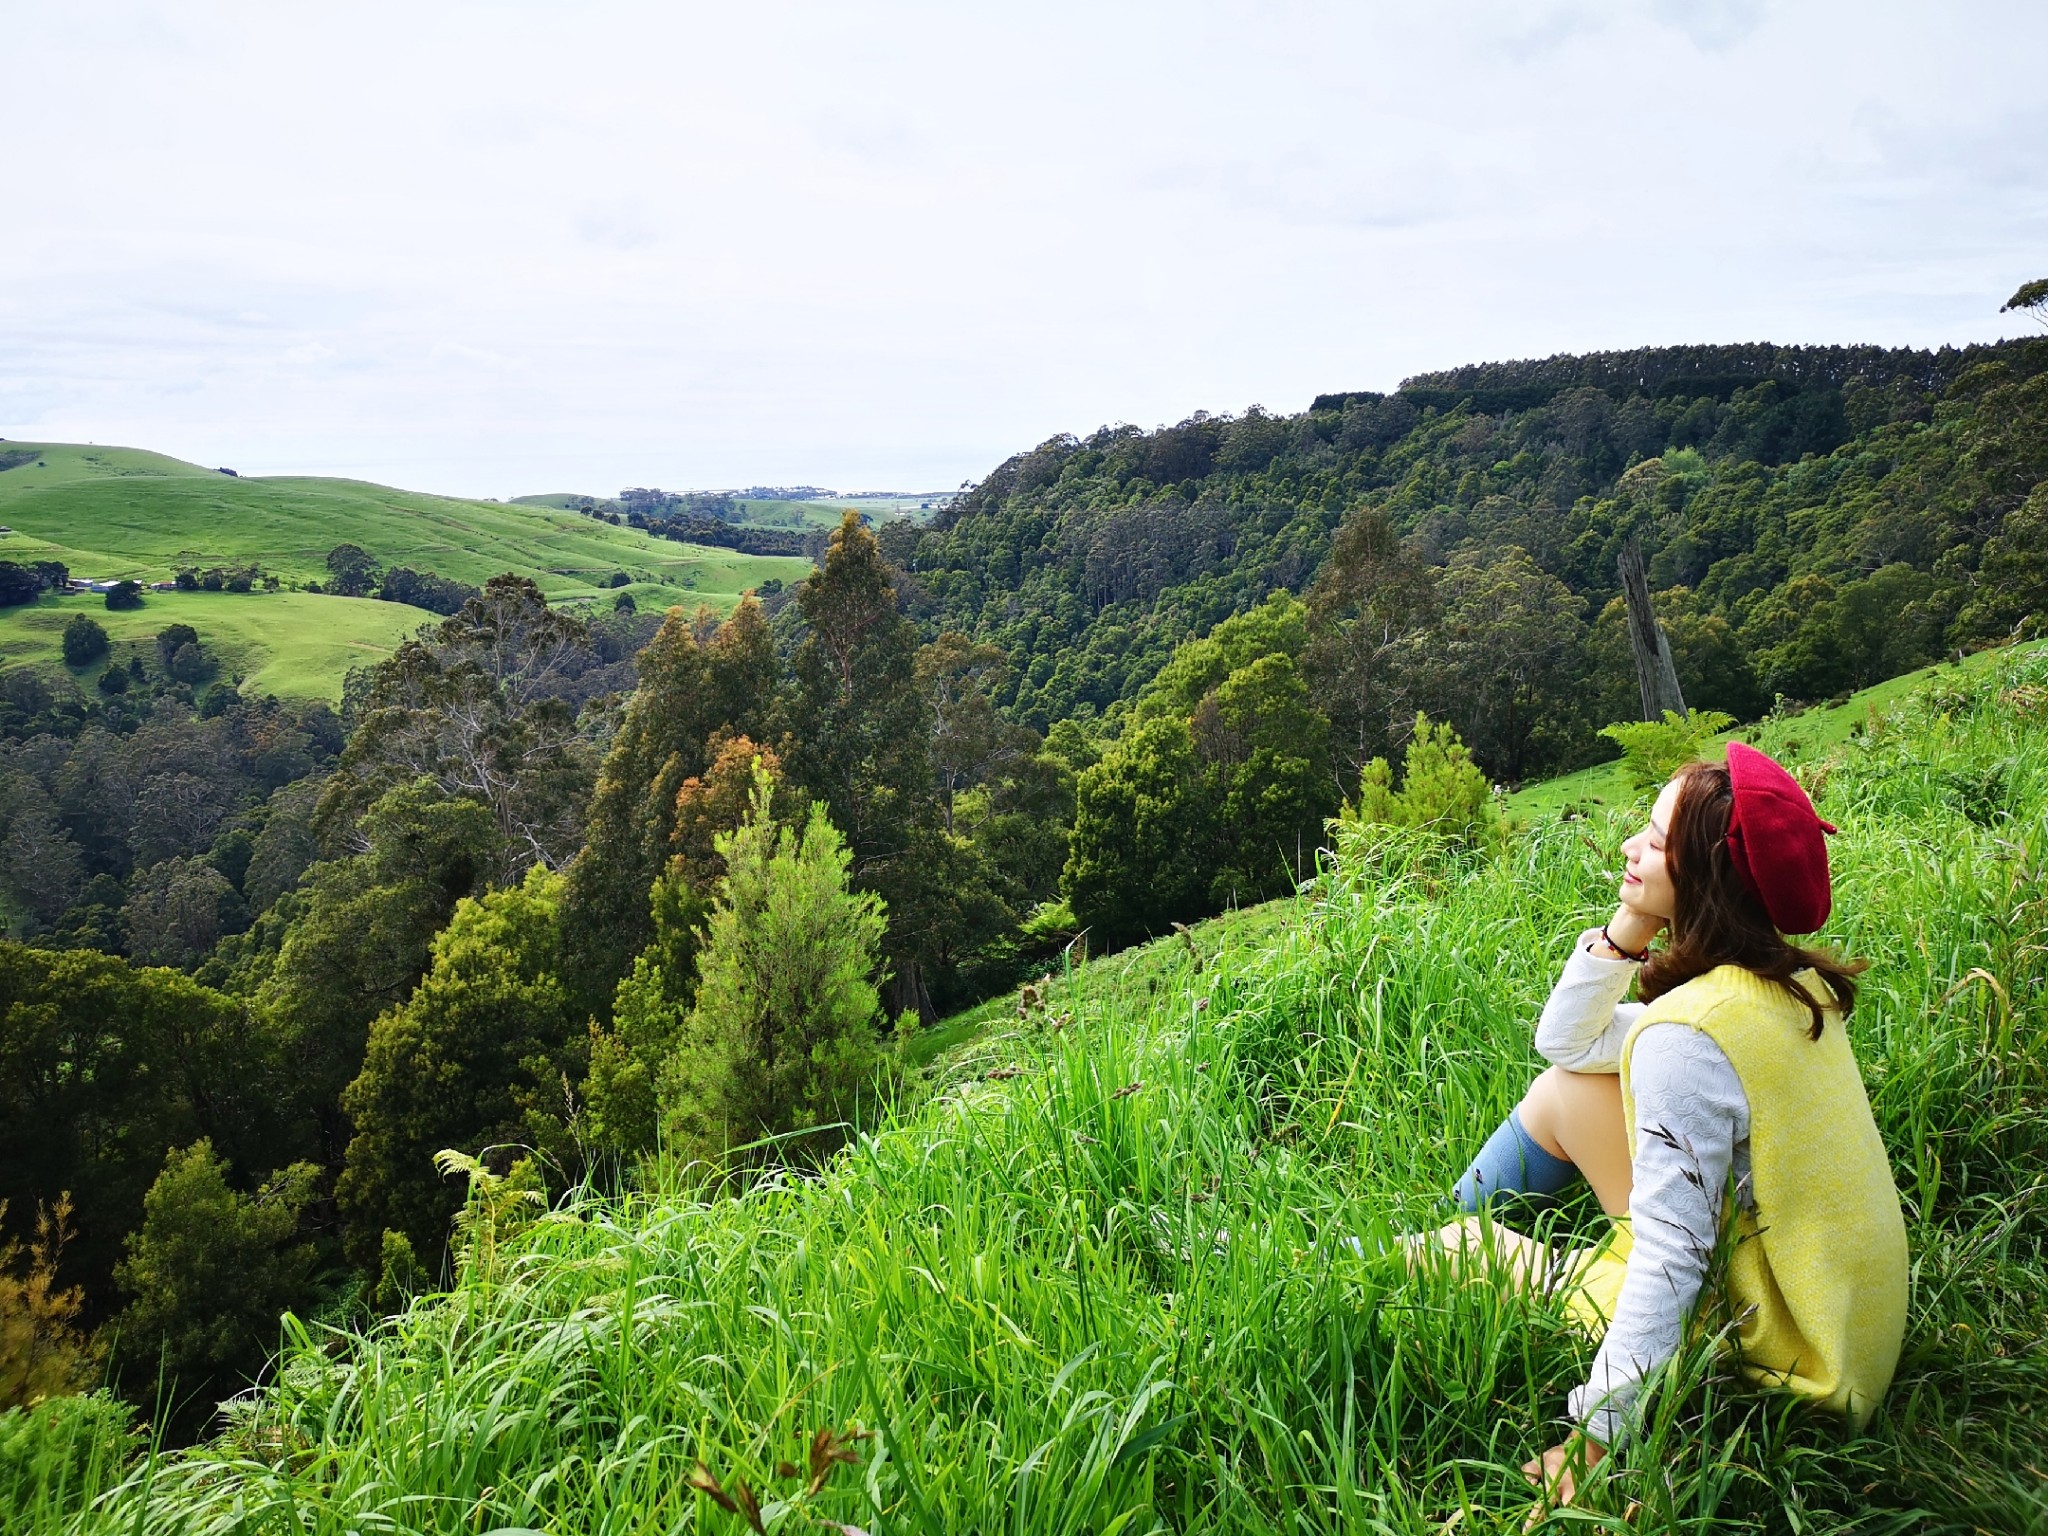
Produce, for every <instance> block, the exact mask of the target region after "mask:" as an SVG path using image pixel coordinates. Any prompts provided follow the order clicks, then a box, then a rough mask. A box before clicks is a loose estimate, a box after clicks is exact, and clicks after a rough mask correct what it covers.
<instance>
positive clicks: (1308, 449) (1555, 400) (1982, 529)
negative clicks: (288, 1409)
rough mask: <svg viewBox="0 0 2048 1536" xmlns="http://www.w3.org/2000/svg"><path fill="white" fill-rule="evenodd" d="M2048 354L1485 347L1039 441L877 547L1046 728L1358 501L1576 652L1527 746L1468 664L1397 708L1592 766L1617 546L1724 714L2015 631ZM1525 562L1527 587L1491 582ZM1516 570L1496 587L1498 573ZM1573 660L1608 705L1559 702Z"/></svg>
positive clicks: (1467, 596) (1087, 703) (1541, 641)
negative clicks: (1385, 372) (1339, 388)
mask: <svg viewBox="0 0 2048 1536" xmlns="http://www.w3.org/2000/svg"><path fill="white" fill-rule="evenodd" d="M2044 367H2048V343H2043V342H2038V341H2036V342H2028V341H2020V342H2007V343H2001V344H1999V345H1996V346H1988V347H1972V348H1967V349H1964V350H1960V351H1953V350H1944V351H1942V352H1932V353H1930V352H1916V351H1903V350H1899V351H1888V350H1884V349H1880V348H1868V347H1805V348H1802V347H1774V346H1765V345H1757V346H1732V347H1674V348H1655V349H1645V350H1641V351H1637V352H1627V353H1599V354H1593V355H1590V356H1584V357H1557V358H1549V359H1544V360H1541V361H1533V362H1520V363H1498V364H1484V365H1479V366H1476V367H1471V368H1462V369H1453V370H1448V371H1446V372H1443V373H1439V374H1430V375H1423V376H1420V377H1418V378H1414V379H1410V380H1407V381H1405V382H1404V383H1403V384H1402V386H1401V387H1400V389H1398V390H1397V391H1395V392H1394V393H1392V394H1388V395H1380V394H1375V393H1370V392H1367V393H1352V394H1331V395H1323V396H1320V397H1318V398H1317V400H1316V401H1315V403H1314V406H1313V408H1312V409H1310V410H1309V411H1307V412H1305V413H1303V414H1301V415H1297V416H1276V415H1271V414H1269V413H1267V412H1265V411H1262V410H1259V409H1257V408H1254V409H1252V410H1250V411H1248V412H1246V413H1245V414H1244V415H1242V416H1239V417H1227V416H1210V415H1208V414H1206V413H1201V412H1198V413H1196V414H1195V415H1193V416H1191V417H1189V418H1188V419H1187V420H1185V421H1183V422H1180V423H1178V424H1176V425H1174V426H1170V427H1162V428H1160V429H1158V430H1156V431H1153V432H1143V431H1140V430H1138V429H1137V428H1135V427H1105V428H1102V429H1100V430H1098V431H1096V432H1095V433H1093V434H1091V435H1090V436H1088V437H1086V438H1077V437H1073V436H1062V437H1056V438H1053V439H1050V440H1048V441H1047V442H1045V443H1042V444H1040V445H1039V446H1038V447H1037V448H1035V449H1033V450H1031V451H1030V452H1028V453H1021V454H1018V455H1016V456H1014V457H1012V458H1010V459H1008V460H1006V461H1005V462H1004V463H1003V464H1002V465H1000V466H999V467H998V468H997V469H996V470H995V471H994V472H993V473H991V474H990V475H989V476H988V477H987V478H986V479H985V480H983V481H982V482H981V483H980V484H979V485H977V486H975V487H973V488H972V489H971V490H970V491H968V492H967V493H966V494H965V495H963V496H962V497H961V498H959V499H958V500H957V501H956V502H955V503H954V504H953V505H952V507H950V508H949V509H948V510H947V511H946V512H944V513H942V514H941V515H940V517H939V518H938V519H937V520H936V522H935V525H934V526H933V527H932V528H931V529H929V530H918V529H914V528H907V527H906V528H891V529H887V530H885V531H884V537H885V539H886V540H887V544H886V547H887V548H888V550H889V552H890V554H891V556H892V557H893V558H895V559H897V560H898V561H899V562H900V563H901V564H902V565H903V566H904V567H905V568H906V569H907V570H908V571H910V572H911V573H912V575H913V577H914V583H913V585H912V588H911V594H910V600H911V602H912V604H913V611H914V612H915V613H916V614H917V615H918V616H919V618H920V621H921V623H922V624H923V625H924V626H925V627H926V629H927V630H928V631H931V632H937V631H939V630H941V629H947V628H953V629H960V630H962V631H965V632H967V633H970V634H972V635H974V636H975V637H976V638H978V639H982V640H986V641H988V642H991V643H993V644H996V645H998V646H999V647H1001V648H1002V649H1003V651H1004V652H1005V654H1006V655H1007V656H1008V657H1009V658H1010V661H1011V663H1012V665H1013V667H1014V669H1015V681H1014V683H1013V684H1012V686H1011V687H1010V689H1009V690H1008V691H1007V693H1006V694H1005V695H1004V697H1003V698H1002V701H1001V702H1002V703H1003V705H1004V707H1005V708H1006V710H1008V711H1009V712H1010V713H1011V714H1013V715H1014V716H1015V717H1016V718H1018V719H1019V720H1022V721H1024V722H1027V723H1029V724H1032V725H1033V726H1035V727H1037V728H1039V729H1041V730H1043V729H1048V728H1049V727H1050V726H1051V725H1052V724H1053V723H1054V722H1056V721H1059V720H1062V719H1070V718H1087V717H1091V716H1095V717H1099V716H1106V715H1112V714H1114V713H1115V711H1116V710H1117V709H1118V707H1119V706H1120V705H1127V704H1128V703H1129V701H1130V700H1132V699H1133V698H1135V696H1136V694H1137V692H1138V690H1139V689H1141V688H1142V687H1143V686H1144V685H1145V683H1146V681H1147V680H1148V679H1149V678H1150V677H1151V676H1152V674H1153V673H1155V672H1156V671H1158V669H1159V668H1160V667H1161V666H1163V665H1164V664H1165V662H1166V659H1167V658H1168V656H1170V655H1171V654H1172V651H1173V649H1174V647H1175V646H1176V645H1178V644H1180V643H1181V642H1183V641H1185V640H1187V639H1190V638H1193V637H1194V636H1197V635H1199V634H1202V633H1204V632H1205V631H1206V630H1207V629H1208V628H1209V627H1210V626H1212V625H1213V624H1215V623H1217V622H1218V621H1220V620H1221V619H1223V618H1224V617H1226V616H1228V615H1229V614H1231V613H1236V612H1242V611H1244V610H1246V609H1247V608H1249V607H1251V606H1252V605H1253V604H1254V603H1256V602H1258V601H1260V600H1261V599H1262V598H1264V597H1265V595H1266V594H1267V593H1268V592H1270V591H1271V590H1273V589H1274V588H1286V589H1287V590H1290V591H1293V592H1296V593H1306V592H1307V591H1308V589H1309V587H1310V584H1311V583H1312V581H1313V580H1314V578H1315V577H1316V574H1317V573H1318V571H1320V570H1322V569H1323V566H1324V559H1325V556H1326V554H1327V552H1328V551H1329V549H1330V547H1331V540H1332V538H1333V536H1334V534H1335V531H1336V529H1337V527H1338V525H1339V524H1340V523H1341V522H1342V521H1343V519H1344V518H1345V516H1346V515H1347V514H1350V513H1353V512H1354V511H1357V510H1359V509H1368V510H1373V511H1378V512H1383V513H1384V514H1385V515H1386V516H1387V517H1388V518H1389V519H1390V520H1391V523H1392V525H1393V528H1394V530H1395V531H1396V532H1397V534H1398V535H1399V536H1400V538H1401V540H1402V541H1403V543H1404V545H1405V547H1406V548H1407V549H1408V550H1409V551H1410V552H1411V553H1412V555H1413V557H1414V558H1415V559H1417V560H1419V561H1420V562H1421V563H1422V564H1423V565H1424V566H1426V567H1427V568H1428V569H1430V570H1431V571H1433V572H1436V573H1437V574H1438V579H1439V583H1440V584H1447V586H1448V588H1449V589H1447V590H1446V591H1445V592H1444V593H1443V594H1442V595H1443V597H1444V598H1445V599H1446V602H1447V605H1448V606H1447V607H1446V609H1445V610H1444V611H1446V612H1452V613H1455V614H1456V618H1455V622H1454V628H1455V629H1456V631H1457V633H1459V634H1461V635H1466V636H1470V637H1472V638H1473V639H1474V641H1475V642H1477V643H1485V644H1491V643H1493V641H1494V640H1496V639H1508V640H1509V642H1510V643H1511V644H1513V645H1516V646H1518V647H1525V646H1527V645H1529V644H1532V643H1535V644H1538V645H1539V648H1542V647H1550V648H1555V649H1557V650H1558V651H1559V652H1560V653H1561V657H1562V660H1561V662H1560V663H1559V664H1560V665H1562V666H1563V668H1564V672H1563V673H1561V674H1557V675H1556V676H1555V677H1554V678H1553V682H1554V683H1560V684H1561V683H1563V682H1564V680H1565V677H1566V675H1568V674H1572V673H1574V672H1576V674H1577V675H1576V676H1573V677H1572V678H1571V682H1572V686H1571V687H1569V688H1566V687H1556V686H1554V687H1552V688H1551V690H1550V694H1551V697H1550V699H1549V702H1548V704H1547V705H1546V706H1544V707H1541V708H1539V709H1537V710H1536V714H1535V718H1534V719H1531V718H1530V716H1529V711H1528V710H1526V709H1524V710H1522V711H1521V712H1519V713H1518V714H1517V715H1515V716H1514V717H1513V718H1514V720H1515V723H1516V727H1517V729H1518V730H1522V728H1523V727H1524V726H1526V727H1527V729H1526V731H1524V732H1523V737H1522V739H1509V738H1506V737H1503V736H1501V735H1499V734H1498V733H1497V732H1495V733H1491V734H1490V733H1489V732H1488V730H1487V729H1486V727H1485V725H1484V724H1483V723H1482V720H1481V718H1480V716H1481V714H1482V713H1483V712H1484V711H1485V710H1486V709H1488V708H1492V709H1494V710H1495V711H1496V712H1497V710H1498V701H1497V700H1495V701H1492V702H1491V703H1489V704H1482V703H1478V702H1471V703H1468V704H1467V705H1466V706H1465V707H1464V708H1463V709H1462V710H1461V709H1460V708H1459V707H1457V705H1458V692H1459V690H1458V688H1457V686H1456V685H1455V684H1454V683H1451V682H1449V681H1448V680H1446V679H1441V678H1440V679H1437V680H1435V683H1434V684H1432V682H1431V680H1430V679H1429V678H1427V677H1426V676H1425V677H1419V678H1417V679H1416V680H1415V682H1414V686H1413V687H1412V689H1411V690H1410V691H1411V692H1412V694H1413V697H1414V700H1415V701H1416V702H1420V703H1423V704H1435V705H1436V706H1437V707H1438V710H1439V712H1441V713H1443V714H1444V715H1445V716H1446V717H1448V718H1450V719H1452V720H1454V721H1455V722H1456V723H1457V724H1458V725H1459V728H1460V729H1461V731H1463V732H1464V733H1465V735H1466V736H1467V739H1468V740H1472V741H1473V742H1474V744H1475V748H1476V750H1477V751H1478V752H1479V754H1480V758H1481V761H1482V762H1483V763H1485V765H1486V766H1487V768H1488V769H1489V770H1490V771H1491V772H1493V773H1494V774H1495V775H1496V776H1497V777H1501V778H1521V777H1526V776H1530V775H1534V774H1539V773H1545V772H1550V771H1554V770H1555V769H1557V768H1560V767H1566V766H1571V765H1574V764H1577V763H1579V762H1582V761H1585V760H1586V759H1587V757H1588V756H1589V755H1591V754H1594V753H1597V752H1599V751H1600V750H1601V747H1600V744H1599V742H1598V739H1597V737H1596V736H1595V735H1594V732H1595V730H1596V729H1597V727H1598V726H1599V725H1601V724H1602V723H1604V722H1605V721H1607V720H1610V719H1614V718H1618V717H1620V716H1622V715H1624V714H1626V713H1628V710H1627V709H1626V708H1625V707H1623V702H1624V701H1625V698H1626V696H1627V690H1628V688H1630V687H1632V686H1633V683H1632V680H1630V679H1628V678H1626V677H1624V678H1622V679H1619V680H1617V679H1615V678H1614V677H1613V676H1612V675H1611V674H1612V672H1613V668H1612V666H1611V665H1610V663H1611V662H1612V661H1613V657H1612V656H1611V655H1610V654H1609V652H1610V651H1611V650H1612V644H1613V639H1614V636H1612V635H1610V631H1616V632H1617V633H1618V623H1617V620H1616V618H1615V616H1614V615H1613V614H1612V613H1611V608H1612V605H1613V603H1614V600H1615V598H1616V597H1617V596H1618V594H1619V581H1618V577H1617V574H1616V563H1615V562H1616V555H1617V554H1618V552H1619V550H1620V548H1621V546H1622V545H1623V544H1624V543H1625V542H1626V541H1627V540H1629V539H1631V538H1634V539H1637V540H1639V541H1640V542H1641V543H1642V545H1643V547H1644V549H1645V551H1646V553H1647V555H1648V556H1649V559H1650V571H1651V578H1652V584H1653V585H1654V586H1655V587H1656V588H1657V589H1658V591H1659V594H1660V598H1661V602H1660V606H1661V607H1662V608H1663V609H1664V610H1665V612H1666V614H1667V615H1668V617H1667V619H1666V624H1667V628H1669V629H1671V630H1672V631H1673V634H1672V640H1673V644H1674V646H1675V647H1676V648H1677V649H1678V652H1679V661H1680V669H1681V673H1682V674H1687V675H1686V678H1685V681H1686V686H1687V688H1688V696H1689V697H1690V696H1692V695H1693V694H1695V693H1696V694H1697V695H1698V697H1699V700H1700V702H1702V703H1705V704H1709V705H1712V706H1716V707H1721V708H1725V709H1728V710H1729V711H1731V712H1733V713H1735V714H1737V715H1738V716H1744V717H1747V716H1751V715H1754V714H1755V713H1757V712H1758V711H1759V710H1761V709H1763V708H1767V707H1769V705H1770V704H1771V702H1772V700H1773V699H1774V698H1775V697H1776V696H1777V695H1779V694H1783V695H1785V696H1787V697H1788V698H1792V699H1819V698H1827V697H1830V696H1833V695H1835V694H1837V693H1840V692H1842V691H1843V690H1844V689H1846V688H1850V687H1854V686H1857V685H1860V684H1862V683H1866V682H1870V681H1874V680H1875V679H1876V678H1878V677H1881V676H1885V675H1888V674H1890V673H1892V672H1896V671H1898V670H1901V669H1903V668H1904V667H1907V666H1910V665H1913V664H1916V663H1918V662H1921V661H1924V660H1926V659H1929V658H1930V657H1933V656H1935V655H1939V654H1941V652H1942V650H1943V648H1944V647H1946V646H1949V645H1952V644H1969V643H1972V642H1975V641H1979V640H1982V639H1986V638H1989V637H1991V636H1994V635H1997V634H2002V633H2004V632H2005V631H2006V630H2008V629H2009V628H2010V627H2011V625H2012V624H2013V623H2015V622H2017V621H2018V620H2019V619H2020V618H2021V617H2022V616H2023V615H2025V614H2026V613H2028V612H2030V611H2032V609H2033V608H2034V607H2035V606H2037V605H2038V598H2037V593H2036V591H2035V589H2034V588H2032V587H2029V586H2028V582H2029V581H2030V580H2034V581H2038V577H2030V576H2029V574H2028V572H2029V571H2030V570H2031V569H2032V567H2031V566H2030V565H2029V560H2030V559H2034V558H2037V557H2034V556H2032V555H2031V554H2030V553H2029V551H2030V550H2031V549H2032V548H2033V546H2032V545H2030V544H2029V543H2028V540H2038V537H2039V535H2038V533H2037V532H2035V530H2036V529H2038V526H2039V521H2040V517H2041V513H2040V512H2039V510H2038V509H2035V508H2030V509H2029V510H2027V511H2025V512H2023V513H2021V514H2020V516H2019V519H2018V523H2017V526H2016V527H2015V528H2013V529H2011V530H2008V529H2007V527H2006V523H2007V519H2008V518H2009V517H2011V516H2012V515H2013V514H2014V513H2016V512H2019V511H2020V508H2021V506H2022V504H2023V503H2025V502H2026V500H2027V498H2028V496H2029V495H2030V493H2031V492H2032V490H2033V488H2034V486H2035V485H2036V484H2038V483H2039V481H2040V480H2041V478H2042V477H2043V475H2044V473H2048V445H2044V441H2043V430H2044V429H2043V420H2044V414H2048V406H2044V396H2048V384H2044V383H2043V381H2042V378H2041V374H2042V371H2043V369H2044ZM1524 560H1525V561H1526V563H1527V565H1528V566H1529V567H1532V568H1533V570H1532V571H1527V572H1523V573H1522V574H1520V575H1518V576H1516V577H1515V578H1514V580H1513V581H1509V580H1508V575H1507V574H1506V572H1501V573H1500V574H1497V575H1495V574H1485V573H1490V572H1496V571H1497V570H1498V568H1501V567H1503V566H1505V567H1507V568H1508V569H1509V570H1512V569H1514V568H1516V567H1518V566H1519V565H1520V564H1521V562H1523V561H1524ZM1503 583H1506V584H1507V586H1508V587H1510V588H1512V601H1510V600H1509V597H1510V594H1509V593H1508V592H1506V591H1502V592H1495V593H1493V594H1492V595H1491V596H1488V595H1486V591H1487V589H1492V588H1497V587H1501V586H1502V584H1503ZM1461 604H1462V611H1460V605H1461ZM1875 615H1882V616H1883V617H1882V619H1881V621H1879V622H1875V623H1874V622H1872V619H1873V616H1875ZM1499 625H1504V626H1506V628H1505V629H1503V630H1501V632H1500V634H1499V635H1494V634H1492V633H1490V632H1489V631H1490V630H1492V629H1493V628H1494V627H1495V626H1499ZM1545 667H1546V670H1552V671H1554V669H1552V668H1550V667H1549V664H1548V663H1547V662H1546V663H1545ZM1428 670H1429V669H1428V668H1426V667H1425V668H1424V671H1425V672H1427V671H1428ZM1622 670H1623V671H1624V672H1625V671H1626V669H1625V668H1623V669H1622ZM1588 674H1591V675H1592V676H1591V687H1592V690H1593V693H1592V695H1591V696H1592V698H1593V703H1592V705H1591V707H1589V708H1586V709H1584V710H1576V711H1575V707H1574V705H1573V703H1572V700H1573V699H1575V698H1578V697H1584V696H1585V695H1584V694H1583V693H1582V692H1581V688H1582V687H1583V686H1584V685H1585V684H1586V683H1587V681H1588ZM1617 681H1619V682H1620V683H1622V684H1623V685H1624V686H1622V687H1621V688H1620V689H1619V691H1618V692H1610V691H1609V685H1610V684H1613V683H1615V682H1617ZM1538 739H1540V744H1539V745H1535V746H1533V747H1532V746H1531V745H1529V744H1528V743H1529V742H1530V741H1531V740H1538ZM1355 755H1356V754H1354V757H1355ZM1354 766H1355V764H1354Z"/></svg>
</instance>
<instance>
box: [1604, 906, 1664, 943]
mask: <svg viewBox="0 0 2048 1536" xmlns="http://www.w3.org/2000/svg"><path fill="white" fill-rule="evenodd" d="M1663 931H1664V919H1663V918H1661V917H1654V916H1652V915H1651V914H1650V913H1648V912H1645V911H1643V910H1642V908H1640V907H1632V906H1630V905H1629V904H1628V903H1627V902H1625V901H1624V902H1623V903H1622V904H1621V905H1620V906H1618V907H1616V908H1615V909H1614V916H1612V917H1611V918H1609V919H1608V920H1607V936H1608V938H1609V939H1611V940H1612V941H1613V942H1614V944H1615V946H1616V947H1617V949H1625V950H1627V951H1629V952H1630V953H1631V954H1637V955H1639V954H1641V953H1642V952H1643V951H1644V950H1646V949H1648V948H1649V947H1650V940H1652V939H1654V938H1656V937H1657V935H1658V934H1660V933H1662V932H1663Z"/></svg>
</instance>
